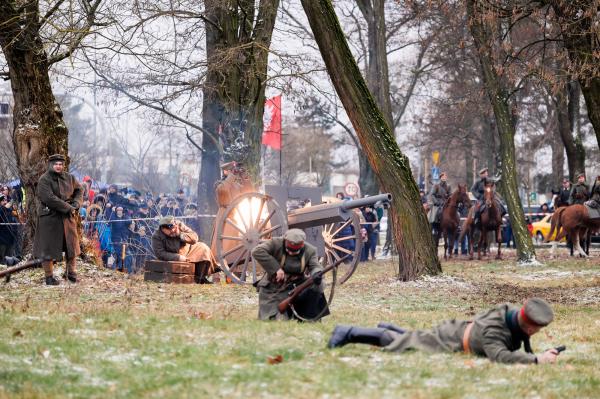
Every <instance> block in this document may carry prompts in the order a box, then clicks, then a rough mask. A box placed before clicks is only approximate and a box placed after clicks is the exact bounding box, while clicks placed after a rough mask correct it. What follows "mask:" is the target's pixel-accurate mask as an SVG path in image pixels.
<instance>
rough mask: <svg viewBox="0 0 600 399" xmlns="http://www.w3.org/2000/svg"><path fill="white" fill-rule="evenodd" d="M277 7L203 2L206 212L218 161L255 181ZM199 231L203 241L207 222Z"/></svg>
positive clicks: (201, 189) (264, 0)
mask: <svg viewBox="0 0 600 399" xmlns="http://www.w3.org/2000/svg"><path fill="white" fill-rule="evenodd" d="M257 7H258V9H256V8H257ZM278 7H279V0H261V1H260V2H259V4H258V6H257V5H255V3H254V2H248V1H243V2H240V1H236V0H208V1H206V2H205V10H206V11H205V17H206V19H207V21H209V22H207V23H206V24H205V26H206V52H207V61H208V62H207V63H208V71H207V77H206V81H205V83H204V87H203V99H202V102H203V104H202V112H203V116H202V127H203V129H204V132H203V135H202V148H203V149H204V153H203V154H202V161H201V167H200V169H201V170H200V178H199V179H198V202H199V204H198V205H199V209H200V210H203V211H204V212H205V213H214V212H216V210H217V204H216V199H215V193H214V186H215V183H216V182H217V180H218V179H219V177H220V169H219V164H220V162H221V160H222V159H223V160H225V161H237V162H241V163H242V164H243V165H244V167H245V168H246V170H248V172H249V173H250V176H251V177H252V179H253V180H254V181H255V182H256V181H258V179H259V176H260V159H261V143H262V133H263V113H264V106H265V87H266V80H267V63H268V56H269V47H270V44H271V37H272V33H273V28H274V26H275V17H276V15H277V8H278ZM255 18H256V19H255ZM211 135H212V137H211ZM202 227H203V234H205V235H206V236H208V234H210V229H211V227H210V224H209V223H208V219H206V218H203V223H202Z"/></svg>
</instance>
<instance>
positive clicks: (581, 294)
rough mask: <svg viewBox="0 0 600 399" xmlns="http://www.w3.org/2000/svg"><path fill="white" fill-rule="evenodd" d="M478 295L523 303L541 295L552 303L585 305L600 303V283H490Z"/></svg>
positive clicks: (487, 298)
mask: <svg viewBox="0 0 600 399" xmlns="http://www.w3.org/2000/svg"><path fill="white" fill-rule="evenodd" d="M477 295H478V296H480V297H481V298H482V299H484V300H485V301H486V302H490V303H503V302H511V303H523V301H525V300H526V299H527V298H531V297H539V298H543V299H545V300H547V301H548V302H550V303H559V304H563V305H584V304H597V303H600V285H591V286H577V287H521V286H518V285H514V284H502V283H488V284H486V285H484V286H482V287H481V288H480V289H479V290H478V292H477Z"/></svg>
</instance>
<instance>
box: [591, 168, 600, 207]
mask: <svg viewBox="0 0 600 399" xmlns="http://www.w3.org/2000/svg"><path fill="white" fill-rule="evenodd" d="M590 201H594V202H595V203H596V204H595V205H596V208H598V207H600V176H596V181H595V182H594V185H593V186H592V192H591V194H590Z"/></svg>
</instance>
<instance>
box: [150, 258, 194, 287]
mask: <svg viewBox="0 0 600 399" xmlns="http://www.w3.org/2000/svg"><path fill="white" fill-rule="evenodd" d="M195 272H196V265H194V264H193V263H188V262H168V261H163V260H156V259H153V260H149V261H146V264H145V266H144V280H145V281H155V282H157V283H170V284H193V283H195Z"/></svg>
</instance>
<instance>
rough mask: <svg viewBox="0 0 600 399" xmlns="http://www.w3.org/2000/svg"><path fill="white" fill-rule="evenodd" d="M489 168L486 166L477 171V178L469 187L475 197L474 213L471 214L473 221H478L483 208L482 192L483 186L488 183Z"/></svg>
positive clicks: (483, 190) (476, 222) (475, 222)
mask: <svg viewBox="0 0 600 399" xmlns="http://www.w3.org/2000/svg"><path fill="white" fill-rule="evenodd" d="M488 176H489V170H488V168H483V169H481V170H480V171H479V180H478V181H476V182H475V183H474V184H473V187H471V193H472V194H473V196H474V197H475V198H476V199H477V202H476V203H475V211H474V212H475V213H474V215H473V219H474V220H473V223H474V224H478V223H479V217H480V216H481V211H482V210H483V209H482V208H483V205H484V201H483V194H484V192H485V186H486V185H487V184H488V183H489V178H488Z"/></svg>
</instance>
